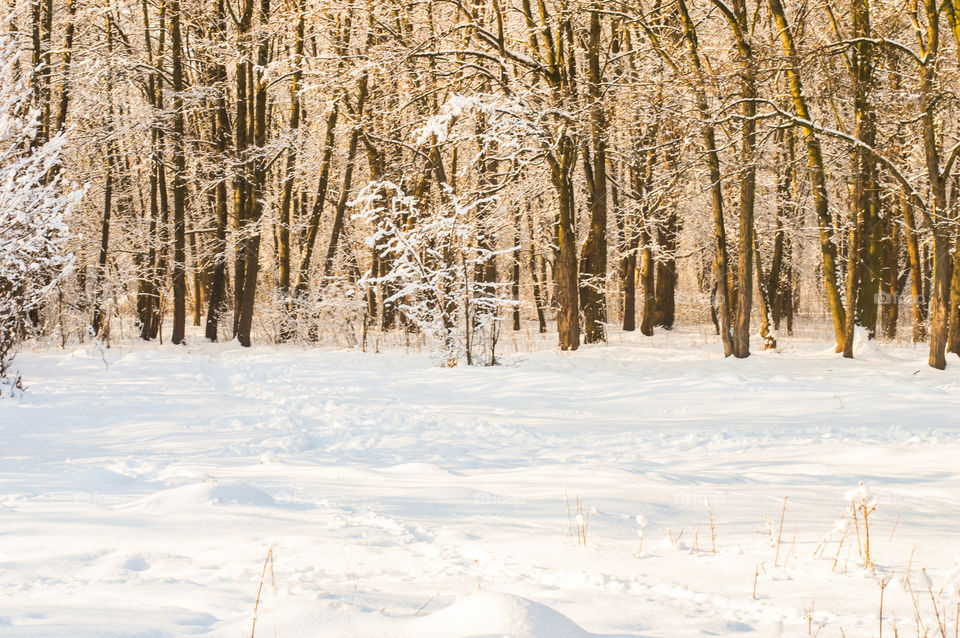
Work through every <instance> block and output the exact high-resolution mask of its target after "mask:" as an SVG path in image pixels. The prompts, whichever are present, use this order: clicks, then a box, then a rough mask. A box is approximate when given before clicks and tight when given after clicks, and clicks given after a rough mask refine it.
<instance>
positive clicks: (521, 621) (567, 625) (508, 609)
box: [409, 591, 592, 638]
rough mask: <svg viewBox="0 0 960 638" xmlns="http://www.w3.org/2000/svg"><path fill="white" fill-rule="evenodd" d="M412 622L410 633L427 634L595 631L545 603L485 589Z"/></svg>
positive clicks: (580, 635)
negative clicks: (585, 628)
mask: <svg viewBox="0 0 960 638" xmlns="http://www.w3.org/2000/svg"><path fill="white" fill-rule="evenodd" d="M409 624H410V627H409V629H410V630H411V631H409V633H410V635H411V636H412V635H418V636H423V637H424V638H427V637H435V638H486V637H488V636H489V637H493V636H498V637H499V636H502V637H504V638H507V637H509V638H587V637H588V636H591V635H592V634H589V633H587V632H586V631H584V630H583V629H582V628H581V627H580V626H579V625H577V624H576V623H575V622H573V621H572V620H570V619H569V618H567V617H566V616H564V615H563V614H561V613H560V612H558V611H556V610H554V609H551V608H550V607H547V606H546V605H541V604H540V603H536V602H534V601H532V600H527V599H526V598H520V597H519V596H511V595H509V594H498V593H493V592H485V591H481V592H476V593H474V594H471V595H469V596H465V597H464V598H461V599H460V600H458V601H457V602H455V603H454V604H452V605H450V606H449V607H447V608H445V609H441V610H440V611H437V612H434V613H432V614H430V615H429V616H426V617H424V618H417V619H416V620H415V621H410V623H409Z"/></svg>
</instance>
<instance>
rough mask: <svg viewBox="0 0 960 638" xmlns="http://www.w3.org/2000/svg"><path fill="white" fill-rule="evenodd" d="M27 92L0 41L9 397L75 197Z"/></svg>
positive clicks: (4, 39)
mask: <svg viewBox="0 0 960 638" xmlns="http://www.w3.org/2000/svg"><path fill="white" fill-rule="evenodd" d="M4 23H6V21H4ZM29 86H30V74H29V73H26V72H23V70H22V66H21V65H20V64H18V53H17V42H16V36H15V35H14V34H11V33H9V32H4V33H2V34H0V379H2V381H3V385H4V386H5V387H7V388H8V389H9V388H11V387H16V386H18V385H19V379H18V378H16V377H12V378H8V373H9V367H10V363H11V361H12V359H13V355H14V349H15V347H16V345H17V343H18V342H19V341H20V340H21V339H22V338H23V336H24V334H25V333H26V331H27V329H28V326H29V325H30V315H31V313H34V312H37V311H39V308H40V304H41V303H42V301H43V299H44V297H45V295H46V294H47V292H49V291H50V290H51V289H52V288H53V287H54V285H55V284H56V281H57V279H58V277H60V276H61V275H62V273H63V272H64V271H65V270H66V268H67V267H68V266H69V265H70V263H71V262H72V256H71V255H70V254H68V253H67V252H66V250H65V243H66V241H67V237H68V230H67V225H66V222H65V219H66V217H67V215H68V214H69V213H70V211H71V209H72V208H73V207H74V206H76V205H77V203H78V202H79V199H80V197H81V196H82V190H81V189H78V188H76V187H74V186H73V185H71V184H68V183H66V182H65V181H64V180H63V179H62V178H61V177H60V176H59V174H58V167H59V165H60V153H61V150H62V149H63V145H64V136H63V135H62V134H58V135H55V136H53V137H52V138H51V139H50V140H49V141H44V140H43V139H41V136H40V121H39V112H38V111H37V110H35V109H33V108H32V107H31V104H30V90H29Z"/></svg>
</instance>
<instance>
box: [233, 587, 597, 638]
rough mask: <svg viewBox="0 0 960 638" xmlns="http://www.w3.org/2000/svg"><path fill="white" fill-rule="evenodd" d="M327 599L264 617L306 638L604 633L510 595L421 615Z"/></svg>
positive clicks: (482, 594) (582, 636) (519, 637)
mask: <svg viewBox="0 0 960 638" xmlns="http://www.w3.org/2000/svg"><path fill="white" fill-rule="evenodd" d="M325 602H326V603H327V604H320V605H317V604H316V603H297V604H294V605H291V606H287V607H285V608H280V609H277V610H276V612H275V614H276V615H275V616H274V617H273V618H270V616H271V614H272V612H263V613H262V615H263V616H264V618H263V620H262V622H264V623H270V622H273V621H274V620H275V621H276V623H277V626H278V627H279V635H282V636H286V635H294V636H300V637H302V638H314V637H317V638H319V637H320V636H322V637H323V638H601V637H600V636H597V635H596V634H591V633H589V632H587V631H585V630H584V629H582V628H581V627H580V626H579V625H577V624H576V623H575V622H573V621H572V620H570V619H569V618H567V617H566V616H564V615H563V614H561V613H560V612H558V611H556V610H554V609H551V608H550V607H547V606H546V605H541V604H540V603H536V602H534V601H532V600H527V599H526V598H520V597H519V596H512V595H510V594H500V593H493V592H486V591H478V592H475V593H473V594H470V595H468V596H464V597H462V598H460V599H458V600H457V601H456V602H454V603H453V604H452V605H450V606H448V607H445V608H443V609H439V610H438V611H435V612H432V613H429V612H424V613H423V614H421V615H419V616H408V615H403V616H391V615H389V614H383V613H382V610H381V612H380V613H378V612H375V611H374V610H373V609H370V608H358V607H353V606H350V605H343V604H342V603H340V602H333V601H331V600H328V601H325ZM246 623H247V621H243V623H240V624H237V623H233V624H231V625H229V626H228V627H227V628H226V631H224V632H223V633H222V634H218V635H224V636H226V635H235V632H238V631H243V630H244V628H247V630H248V631H249V628H248V627H247V624H246ZM317 627H323V632H322V633H319V632H318V631H317V629H316V628H317Z"/></svg>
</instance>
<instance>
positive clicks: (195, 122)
mask: <svg viewBox="0 0 960 638" xmlns="http://www.w3.org/2000/svg"><path fill="white" fill-rule="evenodd" d="M5 23H6V28H5V31H6V33H5V34H4V35H3V36H2V37H3V39H4V41H3V47H2V49H3V58H4V59H3V60H2V63H3V74H4V75H3V79H4V82H3V88H2V93H3V95H2V98H3V104H4V113H5V114H6V116H7V117H6V119H5V122H4V123H3V129H2V131H0V140H2V142H3V148H0V154H2V171H3V180H4V183H5V195H4V197H5V198H7V197H8V198H9V201H5V202H3V203H2V204H0V209H3V210H4V212H3V215H4V217H3V219H4V226H5V227H4V229H3V230H2V231H0V232H2V233H3V234H4V253H5V254H4V256H3V264H2V266H3V268H2V270H3V275H2V279H3V281H2V286H0V290H2V291H3V297H4V300H3V308H2V309H0V310H2V312H0V314H2V321H0V323H2V326H0V328H2V333H3V339H2V341H3V342H4V344H5V345H4V346H3V350H2V354H3V356H2V357H0V358H2V359H3V360H4V361H6V358H7V357H8V354H7V353H8V352H11V351H12V348H13V347H14V346H13V345H12V344H13V343H14V342H17V341H20V340H23V339H26V338H37V339H46V340H48V341H49V342H55V343H58V344H60V345H66V344H68V343H71V342H77V341H79V342H82V341H84V340H88V339H96V340H101V341H102V342H104V343H106V344H108V345H109V343H110V340H111V338H117V333H118V331H122V330H124V326H127V329H128V330H130V329H131V326H132V329H133V330H135V331H136V334H137V335H139V338H140V339H143V340H147V341H150V340H157V339H159V340H163V341H169V342H171V343H173V344H180V343H184V342H185V341H186V340H187V337H188V324H189V325H192V326H199V327H200V328H197V329H196V331H195V332H194V333H191V334H196V335H197V338H199V335H201V334H202V335H204V336H205V338H206V339H208V340H210V341H229V340H231V339H236V340H237V341H238V342H239V343H240V344H242V345H244V346H249V345H250V344H251V343H253V342H254V341H255V340H258V341H263V342H297V343H311V342H320V341H323V340H329V339H331V338H332V339H334V340H339V341H338V342H344V343H347V344H349V345H353V346H360V345H362V346H364V347H365V346H366V344H367V339H368V336H369V335H370V334H373V333H384V332H390V331H399V332H404V333H408V334H416V335H419V337H420V338H423V339H424V340H426V341H427V342H429V343H430V344H431V347H432V348H433V349H434V350H435V351H436V352H437V353H438V356H439V360H440V361H441V362H442V363H444V364H447V365H456V364H457V363H458V362H460V361H463V360H465V361H466V362H467V363H473V364H476V363H493V362H495V361H496V356H497V355H496V345H497V342H498V339H500V338H502V335H503V333H504V332H505V331H509V330H514V331H517V330H521V326H522V325H528V324H529V325H532V326H534V328H533V329H535V330H539V331H540V332H546V331H547V330H553V329H555V330H556V333H557V335H558V343H559V347H560V349H561V350H576V349H577V348H578V347H579V346H580V345H581V344H592V343H599V342H603V341H604V340H606V339H607V338H608V334H609V332H610V330H611V329H622V330H623V331H639V332H640V333H642V334H643V335H652V334H653V332H654V329H655V328H658V327H660V328H666V329H669V328H672V327H673V326H674V325H675V324H676V323H677V322H691V323H697V322H699V323H706V324H707V325H709V324H710V323H712V325H713V326H714V330H715V332H716V334H718V335H719V339H720V342H721V343H722V346H723V352H724V355H726V356H730V355H732V356H734V357H738V358H743V357H747V356H749V354H750V348H751V337H753V339H754V347H755V348H756V347H762V348H774V347H776V344H777V339H778V336H779V337H780V339H781V340H782V339H783V338H784V337H783V336H782V335H784V334H785V335H790V334H791V332H792V330H793V327H794V322H795V320H800V319H801V318H804V319H805V320H820V321H822V322H823V323H824V325H828V326H829V327H830V328H831V329H832V331H831V333H830V334H831V338H832V339H833V340H834V341H835V345H836V350H837V352H838V353H842V354H843V356H845V357H852V356H853V341H854V335H855V333H856V332H857V331H858V330H861V329H862V330H863V331H865V333H866V334H867V335H868V337H869V338H871V339H878V340H893V339H901V340H912V341H913V342H915V343H924V342H925V343H927V344H928V347H929V365H930V366H932V367H934V368H940V369H942V368H944V367H945V366H946V364H947V358H948V355H949V354H951V353H954V354H960V251H958V245H957V242H958V237H960V235H958V230H960V226H958V194H960V182H958V171H957V166H956V164H957V156H958V154H960V123H958V119H957V93H956V87H957V80H958V65H960V59H958V55H960V0H895V1H894V0H890V1H886V2H870V1H869V0H755V1H754V0H634V1H631V2H621V1H619V0H611V1H605V2H600V1H599V0H422V1H412V0H411V1H400V0H384V1H381V2H372V1H366V2H364V1H363V0H284V1H281V0H239V1H237V0H141V1H139V2H131V1H129V0H10V1H9V2H8V4H7V9H6V11H5ZM14 196H16V197H19V198H20V199H19V200H16V201H15V197H14ZM17 201H19V203H17ZM11 202H12V203H11ZM24 237H28V238H32V239H34V240H36V241H24V240H23V238H24ZM37 238H40V239H37ZM25 246H27V247H25ZM165 327H166V331H167V333H168V334H164V328H165Z"/></svg>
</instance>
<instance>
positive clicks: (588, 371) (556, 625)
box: [0, 331, 960, 638]
mask: <svg viewBox="0 0 960 638" xmlns="http://www.w3.org/2000/svg"><path fill="white" fill-rule="evenodd" d="M614 342H615V345H610V346H593V347H585V348H582V349H581V350H580V351H578V352H576V353H570V354H561V353H558V352H539V353H531V354H522V353H521V354H512V355H510V356H508V357H506V358H505V360H504V365H501V366H497V367H488V368H481V367H475V368H469V367H461V368H454V369H442V368H437V367H435V366H434V365H433V363H432V361H431V359H430V358H429V357H428V356H426V355H420V354H410V353H402V352H392V353H386V354H372V353H362V352H356V351H333V350H326V349H305V348H302V347H297V346H282V347H266V346H261V347H254V348H251V349H243V348H240V347H239V346H237V345H236V344H207V343H201V342H200V339H194V341H193V342H192V343H193V345H190V346H187V347H179V348H177V347H173V346H168V345H164V346H157V345H130V344H125V345H121V346H118V347H114V348H111V349H109V350H106V351H104V352H102V353H101V352H100V351H99V350H96V349H92V348H90V347H89V346H86V347H80V348H78V349H74V350H69V351H59V350H49V351H36V352H32V353H23V354H21V355H20V356H19V357H18V359H17V361H16V365H17V367H18V368H19V370H20V371H21V372H22V374H23V376H24V380H25V382H26V384H27V385H28V386H29V387H28V390H27V392H26V393H25V394H24V395H23V397H22V398H19V399H13V400H9V399H5V400H2V401H0V636H11V637H13V636H18V637H20V636H22V637H30V638H35V637H36V638H43V637H51V636H57V637H61V636H63V637H66V636H69V637H71V638H74V637H75V638H81V637H87V636H90V637H93V636H96V637H97V638H105V637H121V636H122V637H139V638H147V637H151V638H152V637H166V636H217V637H221V636H222V637H229V638H238V637H240V636H246V637H249V636H250V635H251V633H253V634H254V635H255V636H260V637H264V638H267V637H272V636H277V637H280V638H301V637H302V638H314V637H316V638H339V637H358V638H373V637H381V636H382V637H391V638H392V637H396V638H407V637H409V638H467V637H474V638H476V637H493V636H510V637H514V638H521V637H522V638H564V637H571V638H573V637H576V638H581V637H585V636H595V635H599V636H607V637H614V636H615V637H620V638H626V637H644V638H652V637H659V638H685V637H693V636H733V635H744V636H763V637H768V636H779V635H783V636H801V635H803V636H806V635H808V633H813V632H817V631H818V627H820V626H821V625H822V628H821V629H820V634H819V635H821V636H824V637H831V638H833V637H839V636H840V635H841V629H842V631H843V635H844V636H847V637H860V636H862V637H866V636H876V635H877V633H878V625H879V622H880V620H879V618H878V610H879V606H878V603H879V596H880V585H879V582H880V580H881V579H889V582H890V584H889V586H888V587H887V589H886V593H885V597H884V603H883V604H884V607H883V609H884V612H883V623H884V632H885V635H891V636H892V635H894V632H893V624H894V623H897V625H898V627H899V630H900V631H901V632H903V635H905V636H908V635H909V636H913V635H914V632H915V627H914V609H913V603H912V602H911V600H910V597H909V594H908V593H907V591H905V590H906V589H908V588H907V587H906V583H907V580H906V579H907V577H909V578H910V582H911V583H912V585H913V587H914V588H919V584H920V583H921V582H922V581H923V578H924V576H923V574H922V573H921V571H920V570H921V569H922V568H923V569H925V574H926V575H928V576H929V578H930V580H931V582H932V585H931V587H930V589H931V593H932V594H936V595H938V596H941V600H942V601H943V609H942V610H941V611H942V613H944V614H945V615H946V622H947V623H948V624H949V626H950V629H953V627H952V625H953V624H954V620H955V619H954V615H955V609H954V604H955V603H960V593H958V592H957V588H958V584H957V582H960V577H958V576H957V574H958V573H960V567H958V564H960V508H958V505H960V481H958V479H960V361H954V360H952V359H951V365H950V367H949V368H948V369H947V370H946V371H945V372H938V371H936V370H932V369H929V368H927V367H926V365H925V358H926V353H925V352H924V351H923V349H922V348H916V349H915V348H913V347H912V346H902V345H901V346H889V345H879V346H878V345H876V344H874V343H869V344H865V346H864V347H862V348H861V350H860V352H859V353H858V358H856V359H854V360H852V361H851V360H843V359H841V358H840V357H839V355H836V354H834V353H833V352H832V348H830V347H828V346H827V345H826V344H823V343H820V344H816V343H807V344H801V345H796V344H795V345H794V346H791V347H789V348H785V350H784V351H782V352H768V353H762V352H760V353H757V354H755V356H752V357H750V358H749V359H746V360H734V359H727V360H724V359H722V358H721V357H720V356H719V353H718V349H717V347H716V345H711V344H707V345H704V344H702V343H699V342H698V340H697V339H696V338H695V337H694V336H691V335H685V334H683V333H682V332H681V331H674V332H673V333H658V335H657V336H656V337H654V338H653V339H644V338H642V337H640V336H639V335H637V336H632V335H631V336H629V337H618V338H617V339H615V340H614ZM860 481H863V483H864V486H865V487H864V489H869V492H868V494H869V495H870V498H871V499H872V501H871V502H873V501H875V502H876V510H875V511H874V512H873V513H872V514H870V519H869V524H870V550H871V558H872V560H873V562H874V564H875V566H874V568H873V569H872V570H866V569H865V567H864V562H865V561H864V559H863V558H861V557H860V555H859V554H860V552H859V551H858V545H859V544H860V543H861V542H862V540H865V539H861V540H860V541H858V537H857V536H856V535H855V533H854V525H853V524H849V523H847V524H844V523H843V522H842V521H843V519H844V517H845V516H846V515H847V511H848V508H849V507H850V505H851V503H850V500H849V496H850V495H849V494H848V493H850V492H851V491H853V492H854V493H858V494H859V490H860V489H861V488H860V487H859V486H860ZM845 496H846V497H845ZM578 497H579V499H580V501H581V503H582V507H583V510H584V511H583V516H582V519H577V509H576V508H577V498H578ZM784 497H788V498H787V501H786V510H785V511H784V510H783V504H784ZM857 498H858V499H859V498H860V497H859V496H858V497H857ZM708 503H709V508H708ZM858 503H859V501H858ZM568 507H569V513H568ZM711 513H712V518H713V525H714V527H713V529H714V533H713V534H711V522H710V520H711ZM781 515H783V521H782V524H781ZM578 520H582V521H583V523H584V524H585V525H586V526H587V531H586V545H585V546H583V545H582V541H581V543H578V538H577V537H578V534H577V529H576V528H577V527H578ZM838 521H840V522H838ZM638 522H639V524H638ZM641 524H642V525H644V527H643V528H641V526H640V525H641ZM844 529H846V530H847V535H846V537H845V540H844V542H843V543H842V544H840V543H839V541H840V539H841V537H842V535H843V530H844ZM857 530H858V532H859V534H865V530H864V529H863V525H862V521H859V526H858V527H857ZM641 532H642V533H641ZM771 535H772V536H773V538H771ZM778 535H779V537H780V542H779V547H778V544H777V538H776V537H777V536H778ZM824 538H826V539H827V541H826V545H825V547H823V546H822V545H821V544H822V543H823V542H824ZM641 542H642V547H641V545H640V544H641ZM714 548H715V550H716V551H715V552H714ZM819 549H823V551H818V550H819ZM271 550H272V553H271V554H270V555H271V556H272V562H269V563H265V561H266V559H267V556H268V552H271ZM265 564H266V570H265V576H264V578H263V585H262V589H261V588H260V584H261V574H263V573H264V566H265ZM941 587H942V588H943V589H942V591H938V590H940V589H941ZM754 588H755V592H756V597H754ZM258 589H260V590H261V591H260V596H259V603H258V605H257V603H256V602H255V601H256V600H257V595H258ZM918 600H919V605H920V611H921V614H922V616H923V619H924V622H925V623H926V624H927V626H928V627H929V628H931V629H930V630H931V632H933V633H936V632H937V631H938V630H937V624H936V623H937V620H936V618H935V616H934V611H933V606H932V604H931V603H930V600H929V597H928V596H927V595H926V594H924V595H923V596H918ZM255 605H257V611H256V625H255V627H254V626H253V625H254V609H255ZM956 609H960V607H957V608H956ZM888 632H889V633H888ZM931 635H932V634H931Z"/></svg>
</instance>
